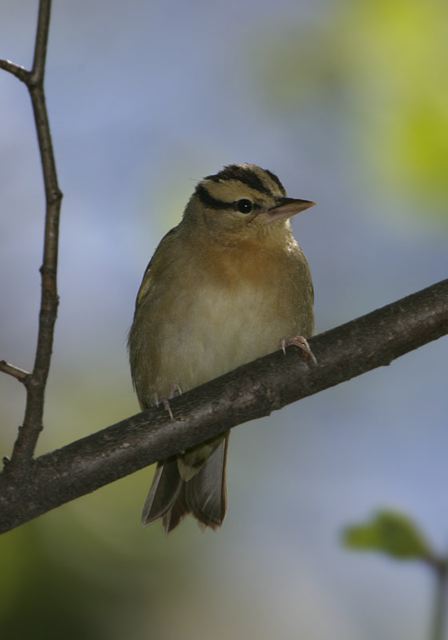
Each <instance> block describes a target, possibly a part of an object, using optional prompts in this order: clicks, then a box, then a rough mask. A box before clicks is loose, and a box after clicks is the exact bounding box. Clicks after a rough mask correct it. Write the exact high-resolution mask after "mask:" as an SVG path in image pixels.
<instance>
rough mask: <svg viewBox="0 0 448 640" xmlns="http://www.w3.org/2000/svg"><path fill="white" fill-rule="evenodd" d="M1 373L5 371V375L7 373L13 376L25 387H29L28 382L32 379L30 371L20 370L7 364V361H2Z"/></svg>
mask: <svg viewBox="0 0 448 640" xmlns="http://www.w3.org/2000/svg"><path fill="white" fill-rule="evenodd" d="M0 371H3V373H7V374H8V375H9V376H12V377H13V378H15V379H16V380H18V381H19V382H21V383H22V384H24V385H25V387H26V386H27V384H28V380H29V378H30V374H29V373H28V371H25V370H24V369H19V367H16V366H14V365H13V364H11V363H9V362H6V360H0Z"/></svg>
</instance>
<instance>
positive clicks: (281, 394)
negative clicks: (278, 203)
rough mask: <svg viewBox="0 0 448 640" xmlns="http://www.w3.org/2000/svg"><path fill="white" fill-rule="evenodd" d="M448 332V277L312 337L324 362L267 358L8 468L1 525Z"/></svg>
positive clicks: (0, 495)
mask: <svg viewBox="0 0 448 640" xmlns="http://www.w3.org/2000/svg"><path fill="white" fill-rule="evenodd" d="M447 333H448V280H444V281H443V282H440V283H438V284H435V285H433V286H431V287H429V288H427V289H424V290H423V291H419V292H418V293H415V294H413V295H411V296H408V297H407V298H403V299H402V300H398V301H397V302H394V303H393V304H390V305H388V306H386V307H383V308H382V309H377V310H376V311H374V312H372V313H369V314H368V315H366V316H363V317H361V318H358V319H357V320H353V321H352V322H349V323H347V324H344V325H341V326H340V327H337V328H336V329H333V330H331V331H327V332H326V333H323V334H321V335H319V336H316V337H314V338H312V339H311V340H310V345H311V348H312V350H313V353H314V354H315V356H316V358H317V361H318V364H317V366H313V367H308V366H307V365H306V364H305V363H304V361H303V358H301V357H300V355H299V354H298V353H297V350H296V348H295V347H289V348H288V349H287V351H286V355H283V353H282V352H281V351H278V352H276V353H274V354H271V355H269V356H266V357H264V358H260V359H259V360H256V361H255V362H252V363H250V364H248V365H245V366H244V367H240V368H239V369H236V370H235V371H233V372H230V373H228V374H226V375H225V376H222V377H221V378H217V379H216V380H213V381H211V382H209V383H207V384H205V385H203V386H201V387H198V388H197V389H193V390H191V391H189V392H188V393H185V394H183V395H181V396H179V397H177V398H175V399H174V400H172V401H171V402H170V404H171V408H172V411H173V413H174V418H175V419H174V420H173V421H171V420H170V418H169V416H168V413H167V412H166V411H165V409H163V408H160V409H158V408H153V409H150V410H148V411H145V412H143V413H140V414H138V415H135V416H133V417H131V418H128V419H126V420H123V421H122V422H119V423H118V424H115V425H112V426H111V427H108V428H106V429H103V430H102V431H99V432H97V433H95V434H93V435H91V436H88V437H87V438H83V439H81V440H77V441H76V442H73V443H72V444H69V445H68V446H66V447H64V448H62V449H59V450H57V451H53V452H52V453H48V454H46V455H44V456H41V457H40V458H38V459H37V460H35V461H34V463H33V467H32V472H31V474H30V475H29V477H27V478H24V479H22V481H17V479H16V478H14V477H13V476H12V477H11V476H10V474H9V473H8V469H9V466H8V467H6V470H5V471H4V472H3V474H1V475H0V532H3V531H8V530H9V529H12V528H14V527H17V526H18V525H20V524H22V523H24V522H26V521H28V520H31V519H32V518H35V517H36V516H38V515H40V514H42V513H45V512H46V511H49V510H50V509H53V508H54V507H57V506H59V505H61V504H63V503H65V502H68V501H69V500H73V499H74V498H77V497H79V496H82V495H84V494H86V493H89V492H91V491H94V490H95V489H97V488H99V487H102V486H103V485H105V484H108V483H109V482H113V481H114V480H117V479H118V478H122V477H123V476H126V475H128V474H129V473H132V472H133V471H137V470H138V469H141V468H142V467H145V466H146V465H149V464H152V463H153V462H155V461H157V460H163V459H165V458H168V457H170V456H172V455H175V454H177V453H179V452H181V451H183V450H185V449H188V448H189V447H192V446H195V445H197V444H200V443H201V442H205V441H206V440H209V439H212V438H214V437H215V436H217V435H218V434H220V433H223V432H225V431H227V430H228V429H230V428H232V427H234V426H236V425H238V424H241V423H243V422H247V421H248V420H253V419H254V418H260V417H262V416H267V415H269V414H270V413H271V412H272V411H274V410H275V409H280V408H281V407H283V406H285V405H286V404H289V403H291V402H294V401H296V400H300V399H301V398H305V397H306V396H310V395H312V394H314V393H318V392H319V391H322V390H323V389H327V388H328V387H332V386H334V385H337V384H340V383H341V382H344V381H345V380H349V379H351V378H353V377H355V376H359V375H361V374H362V373H365V372H367V371H370V370H371V369H374V368H376V367H379V366H382V365H388V364H390V363H391V362H392V360H394V359H395V358H398V357H399V356H402V355H403V354H405V353H407V352H409V351H412V350H413V349H417V348H418V347H420V346H422V345H424V344H426V343H428V342H430V341H432V340H436V339H437V338H440V337H441V336H443V335H445V334H447Z"/></svg>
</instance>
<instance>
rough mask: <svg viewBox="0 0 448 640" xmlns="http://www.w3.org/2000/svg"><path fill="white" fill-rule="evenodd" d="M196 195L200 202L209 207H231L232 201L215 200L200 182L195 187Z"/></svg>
mask: <svg viewBox="0 0 448 640" xmlns="http://www.w3.org/2000/svg"><path fill="white" fill-rule="evenodd" d="M207 180H208V178H207ZM196 195H197V196H198V198H199V200H200V201H201V202H202V204H205V206H206V207H209V208H210V209H233V202H225V201H224V200H217V199H216V198H214V197H213V196H211V195H210V194H209V192H208V191H207V189H206V188H205V187H204V186H202V184H198V186H197V187H196Z"/></svg>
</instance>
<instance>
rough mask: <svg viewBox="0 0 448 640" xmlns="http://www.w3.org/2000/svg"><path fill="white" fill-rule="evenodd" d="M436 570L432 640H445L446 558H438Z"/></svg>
mask: <svg viewBox="0 0 448 640" xmlns="http://www.w3.org/2000/svg"><path fill="white" fill-rule="evenodd" d="M432 568H433V570H434V579H435V584H434V606H433V613H432V620H431V631H430V638H431V640H444V639H445V637H446V622H447V588H448V565H447V560H446V559H445V558H437V562H435V563H433V564H432Z"/></svg>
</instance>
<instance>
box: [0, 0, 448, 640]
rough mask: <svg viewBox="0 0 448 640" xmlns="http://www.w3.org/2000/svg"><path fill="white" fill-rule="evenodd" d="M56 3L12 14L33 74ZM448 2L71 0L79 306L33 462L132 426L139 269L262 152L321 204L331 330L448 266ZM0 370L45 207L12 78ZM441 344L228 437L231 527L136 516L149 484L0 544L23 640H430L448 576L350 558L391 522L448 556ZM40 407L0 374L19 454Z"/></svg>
mask: <svg viewBox="0 0 448 640" xmlns="http://www.w3.org/2000/svg"><path fill="white" fill-rule="evenodd" d="M37 4H38V3H37V0H33V1H31V0H26V1H22V2H15V1H14V0H0V57H3V58H9V59H12V60H14V61H15V62H17V63H20V64H23V65H25V66H29V65H30V63H31V59H32V49H33V39H34V30H35V21H36V14H37ZM447 24H448V5H447V3H446V1H445V0H425V1H423V0H362V1H361V0H315V1H314V2H307V1H306V0H276V1H275V2H274V1H273V0H246V1H245V2H240V1H239V0H238V1H237V0H227V2H225V3H213V2H206V1H205V0H192V1H191V2H182V1H181V0H165V1H163V2H162V1H161V0H155V1H153V2H149V1H148V0H128V2H126V3H123V2H114V1H111V0H89V2H87V1H86V0H81V1H79V2H76V3H73V2H59V3H55V6H54V10H53V16H52V24H51V34H50V43H49V58H48V67H47V82H46V87H47V100H48V106H49V112H50V119H51V125H52V133H53V139H54V146H55V152H56V158H57V165H58V171H59V178H60V184H61V187H62V190H63V191H64V194H65V198H64V202H63V212H62V224H61V244H60V276H59V289H60V296H61V304H60V310H59V317H58V323H57V329H56V339H55V352H54V357H53V365H52V370H51V376H50V380H49V386H48V393H47V403H46V414H45V431H44V433H43V435H42V437H41V439H40V444H39V452H40V453H42V452H45V451H48V450H50V449H53V448H55V447H59V446H62V445H64V444H66V443H68V442H70V441H72V440H73V439H75V438H79V437H81V436H84V435H86V434H89V433H92V432H94V431H96V430H98V429H100V428H102V427H104V426H107V425H109V424H112V423H114V422H117V421H118V420H120V419H122V418H124V417H126V416H128V415H131V414H133V413H136V412H137V410H138V405H137V401H136V398H135V396H134V393H133V390H132V388H131V384H130V375H129V370H128V362H127V354H126V336H127V331H128V328H129V326H130V323H131V320H132V314H133V307H134V299H135V295H136V292H137V288H138V286H139V283H140V279H141V276H142V273H143V271H144V269H145V267H146V264H147V262H148V260H149V258H150V256H151V254H152V252H153V251H154V249H155V247H156V245H157V243H158V241H159V239H160V238H161V236H162V235H163V234H164V233H165V232H166V231H167V230H168V229H170V228H171V227H172V226H174V225H175V224H176V223H177V222H178V220H179V218H180V216H181V213H182V210H183V207H184V205H185V203H186V201H187V199H188V198H189V196H190V194H191V192H192V191H193V189H194V186H195V184H196V182H197V181H198V180H199V179H200V178H201V177H203V176H204V175H207V174H210V173H214V172H216V171H218V170H219V169H220V167H222V166H223V165H224V164H227V163H233V162H255V163H257V164H260V165H261V166H263V167H267V168H269V169H270V170H271V171H273V172H275V173H276V174H278V175H279V176H280V178H281V179H282V181H283V182H284V184H285V186H286V188H287V190H288V192H289V194H290V195H293V196H298V197H302V198H309V199H312V200H315V201H317V202H318V204H319V206H318V207H316V208H314V209H312V211H310V212H309V213H306V214H305V215H303V216H298V217H297V218H296V219H294V223H293V224H294V230H295V234H296V236H297V238H298V239H299V241H300V242H301V244H302V246H303V248H304V250H305V252H306V254H307V256H308V258H309V261H310V263H311V267H312V271H313V276H314V283H315V289H316V315H317V328H318V331H322V330H326V329H329V328H331V327H334V326H336V325H338V324H340V323H342V322H345V321H348V320H350V319H352V318H354V317H356V316H359V315H361V314H364V313H367V312H369V311H371V310H373V309H375V308H376V307H378V306H382V305H384V304H387V303H389V302H391V301H393V300H395V299H397V298H400V297H402V296H404V295H407V294H409V293H411V292H413V291H416V290H418V289H421V288H423V287H425V286H428V285H430V284H432V283H433V282H436V281H438V280H440V279H442V278H445V277H446V276H447V265H448V252H447V241H448V214H447V208H446V199H447V196H448V180H447V175H448V89H447V86H448V85H447V80H446V79H447V77H448V37H447ZM0 149H1V151H0V153H1V161H0V166H1V171H0V209H1V217H0V292H1V293H0V300H1V303H0V304H1V311H0V358H5V359H7V360H10V361H12V362H13V363H15V364H16V365H18V366H22V367H24V368H30V367H31V366H32V359H33V355H34V349H35V339H36V326H37V314H38V302H39V273H38V267H39V265H40V260H41V250H42V229H43V208H44V200H43V192H42V180H41V175H40V165H39V159H38V155H37V148H36V141H35V132H34V125H33V121H32V116H31V109H30V105H29V99H28V96H27V94H26V91H25V89H24V87H23V86H21V84H20V83H19V82H18V81H17V80H16V79H14V78H12V77H10V76H8V75H7V74H6V73H4V72H2V73H0ZM447 361H448V341H447V340H446V338H445V339H442V340H439V341H438V342H435V343H433V344H430V345H428V346H426V347H424V348H422V349H420V350H418V351H416V352H414V353H411V354H410V355H407V356H405V357H404V358H402V359H400V360H398V361H397V362H395V363H394V364H393V365H392V366H391V367H388V368H384V369H381V370H377V371H374V372H372V373H369V374H367V375H364V376H362V377H361V378H357V379H355V380H353V381H351V382H349V383H347V384H344V385H342V386H339V387H336V388H334V389H331V390H329V391H325V392H324V393H321V394H319V395H317V396H314V397H311V398H308V399H306V400H304V401H302V402H300V403H298V404H296V405H294V406H289V407H287V408H286V409H283V410H282V411H280V412H277V413H276V414H274V415H273V416H271V417H270V418H268V419H265V420H262V421H260V422H259V423H258V424H255V423H253V422H252V423H250V424H249V425H247V426H244V427H240V428H237V429H235V430H234V432H233V434H232V437H231V440H230V465H229V481H228V484H229V511H228V515H227V519H226V521H225V523H224V526H223V527H222V529H221V530H220V531H219V533H213V532H206V533H201V532H200V530H199V529H198V528H197V527H196V525H195V524H194V523H193V522H190V521H185V522H184V523H183V525H182V526H181V527H180V528H179V529H178V530H177V531H176V532H175V533H174V534H173V535H171V536H170V537H165V536H164V535H163V534H162V532H161V528H160V526H153V527H150V528H147V529H143V528H141V526H140V524H139V517H140V509H141V506H142V502H143V500H144V497H145V494H146V491H147V488H148V485H149V483H150V477H151V474H152V470H151V469H145V470H143V471H141V472H139V473H137V474H134V475H132V476H130V477H128V478H125V479H124V480H121V481H119V482H117V483H114V484H112V485H109V486H107V487H105V488H103V489H101V490H99V491H97V492H96V493H94V494H93V495H90V496H86V497H84V498H81V499H79V500H77V501H75V502H73V503H71V504H68V505H66V506H64V507H62V508H60V509H58V510H56V511H53V512H51V513H49V514H47V515H45V516H43V517H41V518H40V519H38V520H36V521H34V522H32V523H30V524H27V525H25V526H22V527H20V528H19V529H17V530H15V531H12V532H10V533H8V534H6V535H3V536H2V537H1V539H0V566H1V571H0V628H1V630H2V635H3V637H5V638H8V640H9V639H13V640H16V639H20V640H21V639H24V638H33V639H34V640H41V639H42V640H48V639H49V638H53V637H54V638H60V637H61V636H62V637H64V638H65V640H71V639H73V640H74V639H78V638H80V637H82V638H85V639H86V640H89V639H95V640H103V639H104V640H106V639H107V640H115V639H118V638H122V637H123V636H125V637H126V638H128V639H129V640H143V639H146V638H151V639H152V640H159V639H160V640H170V639H175V638H180V637H182V638H183V639H184V640H196V639H197V638H213V639H214V640H215V639H216V640H220V639H221V638H222V639H224V638H229V637H235V638H246V637H257V638H260V639H261V640H268V639H271V638H273V637H275V638H279V639H281V640H289V639H291V640H292V639H297V638H306V639H307V640H324V639H328V638H331V640H352V639H353V640H359V638H362V639H363V640H377V639H378V638H394V639H395V640H396V639H401V638H403V639H406V640H414V639H415V640H420V639H421V638H425V637H427V636H426V633H427V628H428V625H429V615H430V606H431V597H432V586H433V585H432V583H431V580H430V576H429V575H427V574H426V572H425V570H424V569H423V568H420V567H419V566H417V565H412V564H410V565H400V564H397V563H394V562H392V561H391V560H388V559H383V558H379V557H374V556H370V555H365V556H362V555H358V554H354V553H350V552H348V551H347V550H346V549H344V548H343V546H342V545H341V530H342V529H343V527H345V526H346V525H347V524H350V523H352V522H357V521H359V520H362V519H364V518H366V517H367V516H368V515H369V514H370V512H371V511H372V510H373V509H375V508H377V507H380V506H381V507H389V508H399V509H402V510H404V511H407V512H408V513H410V514H411V515H412V516H414V517H415V518H416V519H417V520H418V522H419V523H420V525H421V526H422V527H423V529H424V530H425V531H426V532H427V533H428V536H429V537H430V539H431V540H432V541H433V543H434V545H435V546H436V547H437V548H439V549H441V550H444V549H446V548H447V547H448V498H447V491H446V486H447V484H448V465H447V463H446V460H447V451H448V424H447V415H448V400H447V393H446V378H447V376H446V363H447ZM23 410H24V393H23V390H22V389H21V387H20V385H19V384H18V383H17V382H16V381H15V380H13V379H11V378H9V377H7V376H6V375H2V376H1V378H0V424H1V430H0V446H1V455H8V454H9V453H10V450H11V447H12V443H13V440H14V437H15V433H16V429H17V426H18V425H19V424H20V422H21V419H22V417H23Z"/></svg>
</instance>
